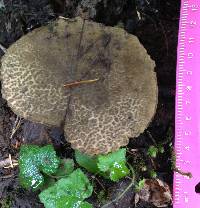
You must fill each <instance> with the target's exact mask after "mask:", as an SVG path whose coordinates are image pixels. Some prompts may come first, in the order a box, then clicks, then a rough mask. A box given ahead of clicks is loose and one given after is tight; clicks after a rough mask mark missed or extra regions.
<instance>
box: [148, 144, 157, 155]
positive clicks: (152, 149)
mask: <svg viewBox="0 0 200 208" xmlns="http://www.w3.org/2000/svg"><path fill="white" fill-rule="evenodd" d="M147 154H148V155H149V156H150V157H153V158H156V156H157V154H158V148H157V147H155V146H153V145H152V146H150V147H149V149H148V151H147Z"/></svg>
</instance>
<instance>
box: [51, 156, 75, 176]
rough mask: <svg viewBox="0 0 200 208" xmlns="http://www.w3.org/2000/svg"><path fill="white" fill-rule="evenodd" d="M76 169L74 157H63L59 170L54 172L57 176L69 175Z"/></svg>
mask: <svg viewBox="0 0 200 208" xmlns="http://www.w3.org/2000/svg"><path fill="white" fill-rule="evenodd" d="M73 170H74V161H73V160H72V159H62V160H61V162H60V165H59V168H58V170H57V171H56V173H55V174H54V175H55V176H58V177H59V176H61V177H64V176H68V175H69V174H71V173H72V172H73Z"/></svg>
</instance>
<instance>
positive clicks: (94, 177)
mask: <svg viewBox="0 0 200 208" xmlns="http://www.w3.org/2000/svg"><path fill="white" fill-rule="evenodd" d="M92 178H93V179H95V180H96V181H97V182H98V184H99V185H100V186H101V187H102V188H103V190H104V191H106V189H105V187H104V186H103V184H102V183H101V182H100V181H99V179H98V178H96V176H95V175H94V176H92Z"/></svg>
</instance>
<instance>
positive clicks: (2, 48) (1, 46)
mask: <svg viewBox="0 0 200 208" xmlns="http://www.w3.org/2000/svg"><path fill="white" fill-rule="evenodd" d="M0 49H1V50H2V51H3V52H4V53H6V51H7V49H6V48H5V47H4V46H3V45H2V44H1V43H0Z"/></svg>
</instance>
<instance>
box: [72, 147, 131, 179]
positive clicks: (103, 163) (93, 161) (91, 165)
mask: <svg viewBox="0 0 200 208" xmlns="http://www.w3.org/2000/svg"><path fill="white" fill-rule="evenodd" d="M75 158H76V161H77V163H78V164H79V165H80V166H82V167H84V168H85V169H86V170H88V171H89V172H91V173H98V174H100V175H102V176H103V177H104V178H110V180H112V181H118V180H119V179H121V178H123V177H125V176H127V175H128V174H129V172H130V171H129V169H128V168H127V167H126V149H125V148H123V149H120V150H118V151H116V152H112V153H109V154H107V155H99V156H96V157H91V156H88V155H85V154H82V153H80V152H79V151H76V152H75Z"/></svg>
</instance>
